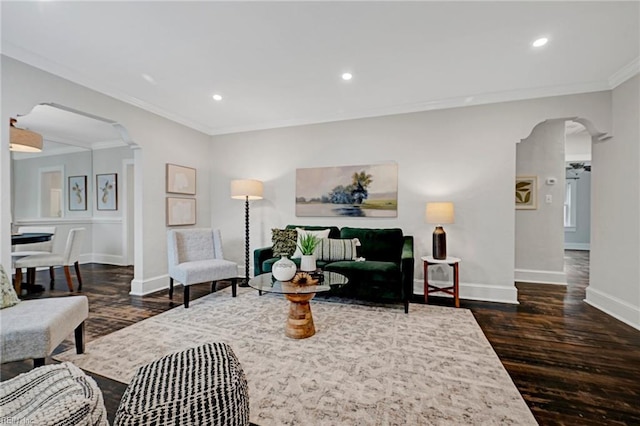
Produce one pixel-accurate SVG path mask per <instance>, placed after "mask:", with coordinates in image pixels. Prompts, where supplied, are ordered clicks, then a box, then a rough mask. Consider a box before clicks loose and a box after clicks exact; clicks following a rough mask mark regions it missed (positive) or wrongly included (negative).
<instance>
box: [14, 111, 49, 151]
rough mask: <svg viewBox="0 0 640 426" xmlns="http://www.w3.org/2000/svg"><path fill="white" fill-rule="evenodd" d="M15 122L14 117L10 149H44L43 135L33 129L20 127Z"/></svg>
mask: <svg viewBox="0 0 640 426" xmlns="http://www.w3.org/2000/svg"><path fill="white" fill-rule="evenodd" d="M15 122H16V120H15V119H14V118H12V119H11V120H10V123H11V127H10V128H9V129H10V133H9V149H10V150H11V151H18V152H40V151H42V135H40V134H39V133H36V132H32V131H31V130H25V129H18V128H17V127H14V125H13V123H15Z"/></svg>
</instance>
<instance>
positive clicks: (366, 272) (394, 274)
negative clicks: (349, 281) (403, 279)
mask: <svg viewBox="0 0 640 426" xmlns="http://www.w3.org/2000/svg"><path fill="white" fill-rule="evenodd" d="M325 269H326V270H327V271H332V272H339V273H341V274H343V275H346V276H347V277H355V276H359V277H361V278H367V279H369V280H374V281H385V280H389V281H397V280H398V278H399V276H400V266H399V265H398V264H397V263H394V262H380V261H375V260H366V261H364V262H356V261H346V260H345V261H339V262H331V263H329V264H328V265H327V266H326V268H325Z"/></svg>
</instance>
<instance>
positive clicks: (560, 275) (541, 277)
mask: <svg viewBox="0 0 640 426" xmlns="http://www.w3.org/2000/svg"><path fill="white" fill-rule="evenodd" d="M515 280H516V282H521V283H535V284H556V285H567V275H566V274H565V273H564V272H558V271H542V270H533V269H516V270H515Z"/></svg>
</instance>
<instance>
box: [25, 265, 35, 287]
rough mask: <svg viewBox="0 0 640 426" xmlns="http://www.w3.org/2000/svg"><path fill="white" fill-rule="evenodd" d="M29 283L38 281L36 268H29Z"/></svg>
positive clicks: (32, 283)
mask: <svg viewBox="0 0 640 426" xmlns="http://www.w3.org/2000/svg"><path fill="white" fill-rule="evenodd" d="M27 283H28V284H29V285H34V284H35V283H36V268H27Z"/></svg>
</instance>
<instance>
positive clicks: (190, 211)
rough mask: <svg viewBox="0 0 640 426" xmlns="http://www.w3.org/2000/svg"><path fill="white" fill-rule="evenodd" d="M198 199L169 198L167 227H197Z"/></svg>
mask: <svg viewBox="0 0 640 426" xmlns="http://www.w3.org/2000/svg"><path fill="white" fill-rule="evenodd" d="M195 224H196V199H195V198H177V197H167V226H180V225H195Z"/></svg>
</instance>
